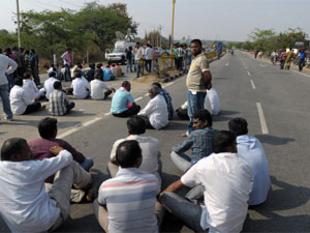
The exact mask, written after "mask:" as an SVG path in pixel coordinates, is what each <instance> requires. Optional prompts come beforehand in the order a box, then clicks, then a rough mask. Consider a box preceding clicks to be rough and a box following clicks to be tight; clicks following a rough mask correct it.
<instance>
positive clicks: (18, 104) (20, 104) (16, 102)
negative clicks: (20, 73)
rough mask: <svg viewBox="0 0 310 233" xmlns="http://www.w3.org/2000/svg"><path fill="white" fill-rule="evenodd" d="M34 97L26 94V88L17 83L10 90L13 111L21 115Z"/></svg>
mask: <svg viewBox="0 0 310 233" xmlns="http://www.w3.org/2000/svg"><path fill="white" fill-rule="evenodd" d="M31 102H32V99H31V98H30V97H29V95H26V94H25V90H24V89H23V88H22V87H20V86H17V85H15V86H14V87H13V88H12V89H11V91H10V104H11V109H12V112H13V113H14V114H16V115H21V114H23V113H24V112H25V111H26V108H27V105H29V104H31Z"/></svg>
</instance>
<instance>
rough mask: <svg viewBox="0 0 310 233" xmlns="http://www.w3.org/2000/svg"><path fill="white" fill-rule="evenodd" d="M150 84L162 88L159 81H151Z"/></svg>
mask: <svg viewBox="0 0 310 233" xmlns="http://www.w3.org/2000/svg"><path fill="white" fill-rule="evenodd" d="M152 86H157V87H159V88H160V89H162V87H161V84H160V83H159V82H153V83H152Z"/></svg>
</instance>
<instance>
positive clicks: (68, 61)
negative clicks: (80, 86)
mask: <svg viewBox="0 0 310 233" xmlns="http://www.w3.org/2000/svg"><path fill="white" fill-rule="evenodd" d="M61 58H62V59H63V62H64V66H65V73H64V76H65V81H67V82H69V81H71V71H70V68H71V66H72V61H73V57H72V50H71V48H68V49H67V51H66V52H64V54H62V55H61Z"/></svg>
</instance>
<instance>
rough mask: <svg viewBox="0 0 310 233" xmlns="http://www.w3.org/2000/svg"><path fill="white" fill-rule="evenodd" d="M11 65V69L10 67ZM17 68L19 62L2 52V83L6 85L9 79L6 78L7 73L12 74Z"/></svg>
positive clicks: (0, 68) (0, 66) (0, 64)
mask: <svg viewBox="0 0 310 233" xmlns="http://www.w3.org/2000/svg"><path fill="white" fill-rule="evenodd" d="M9 66H10V68H9V70H8V67H9ZM16 68H17V63H16V62H15V61H14V60H12V59H11V58H9V57H7V56H5V55H3V54H0V85H4V84H7V83H8V80H7V78H6V75H5V74H6V73H7V74H11V73H13V72H14V71H15V70H16Z"/></svg>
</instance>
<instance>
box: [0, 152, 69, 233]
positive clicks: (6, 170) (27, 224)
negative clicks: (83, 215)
mask: <svg viewBox="0 0 310 233" xmlns="http://www.w3.org/2000/svg"><path fill="white" fill-rule="evenodd" d="M71 162H72V156H71V154H70V153H69V152H67V151H66V152H65V151H64V152H62V155H59V156H57V158H53V159H51V160H44V161H43V160H42V161H34V160H29V161H23V162H10V161H1V162H0V186H1V189H0V203H1V205H0V213H1V215H2V216H3V217H4V220H5V222H6V224H7V225H8V226H9V228H10V229H11V231H12V232H41V231H44V230H45V231H47V230H48V229H49V228H50V227H51V226H52V225H53V224H54V223H55V221H56V219H57V218H58V216H59V214H60V209H59V208H58V207H57V206H56V204H55V202H54V201H53V200H51V199H50V198H49V196H48V194H47V192H46V191H45V187H44V180H45V179H46V178H47V177H49V176H50V175H52V174H54V173H55V172H56V171H57V170H58V169H61V168H62V167H64V166H66V165H69V164H70V163H71Z"/></svg>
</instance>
